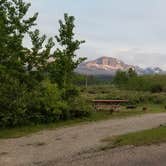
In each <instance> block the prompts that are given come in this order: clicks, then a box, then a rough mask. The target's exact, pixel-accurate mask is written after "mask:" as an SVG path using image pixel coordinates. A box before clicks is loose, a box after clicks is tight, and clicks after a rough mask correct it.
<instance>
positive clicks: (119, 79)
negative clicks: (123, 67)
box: [113, 70, 128, 86]
mask: <svg viewBox="0 0 166 166" xmlns="http://www.w3.org/2000/svg"><path fill="white" fill-rule="evenodd" d="M127 81H128V75H127V73H126V72H125V71H120V70H119V71H117V72H116V75H115V77H114V79H113V82H114V83H115V84H117V85H120V86H121V85H124V84H126V83H127Z"/></svg>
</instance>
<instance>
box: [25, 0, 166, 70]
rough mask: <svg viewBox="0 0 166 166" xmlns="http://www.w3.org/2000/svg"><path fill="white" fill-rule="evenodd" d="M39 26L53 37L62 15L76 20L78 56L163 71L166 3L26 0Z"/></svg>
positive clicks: (150, 0) (159, 0)
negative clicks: (81, 41) (80, 41)
mask: <svg viewBox="0 0 166 166" xmlns="http://www.w3.org/2000/svg"><path fill="white" fill-rule="evenodd" d="M26 1H28V2H31V3H32V6H31V9H30V12H29V13H30V14H32V13H33V12H35V11H37V12H39V17H38V21H37V23H38V27H39V29H40V30H41V31H42V32H43V33H46V34H47V35H48V36H55V35H56V34H57V30H58V20H59V19H62V18H63V14H64V13H68V14H69V15H73V16H75V18H76V35H77V38H79V39H84V40H86V43H85V44H84V45H82V47H81V50H80V51H79V56H86V57H88V59H89V60H91V59H95V58H97V57H100V56H110V57H117V58H120V59H121V60H124V61H125V62H126V63H129V64H135V65H139V66H141V67H147V66H159V67H161V68H164V69H166V63H165V62H166V0H26Z"/></svg>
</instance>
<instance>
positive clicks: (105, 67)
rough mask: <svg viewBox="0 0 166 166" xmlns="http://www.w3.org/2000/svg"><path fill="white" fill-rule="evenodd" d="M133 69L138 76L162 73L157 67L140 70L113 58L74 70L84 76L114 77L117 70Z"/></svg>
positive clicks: (84, 64) (86, 63) (94, 61)
mask: <svg viewBox="0 0 166 166" xmlns="http://www.w3.org/2000/svg"><path fill="white" fill-rule="evenodd" d="M129 68H133V69H134V70H135V71H136V72H137V73H138V74H140V75H143V74H160V73H164V71H163V70H162V69H160V68H159V67H148V68H145V69H143V68H141V67H139V66H134V65H129V64H126V63H124V62H123V61H121V60H119V59H116V58H113V57H105V56H103V57H101V58H98V59H96V60H93V61H88V62H85V63H82V64H80V65H79V66H78V68H77V69H76V72H77V73H80V74H85V75H111V76H112V75H115V73H116V72H117V71H118V70H122V71H127V70H128V69H129Z"/></svg>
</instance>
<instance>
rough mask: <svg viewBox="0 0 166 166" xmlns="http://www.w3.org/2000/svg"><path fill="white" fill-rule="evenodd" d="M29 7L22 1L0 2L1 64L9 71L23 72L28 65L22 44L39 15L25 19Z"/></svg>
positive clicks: (2, 0) (5, 0) (7, 0)
mask: <svg viewBox="0 0 166 166" xmlns="http://www.w3.org/2000/svg"><path fill="white" fill-rule="evenodd" d="M29 7H30V4H29V3H25V2H23V1H22V0H11V1H9V0H1V1H0V64H1V65H4V66H6V67H7V68H8V69H12V70H17V71H18V70H22V69H23V67H24V65H25V64H26V61H25V51H26V49H25V48H24V47H23V45H22V42H23V39H24V36H25V34H27V33H28V32H29V29H30V28H31V27H32V26H34V25H35V21H36V19H37V15H38V13H35V14H34V15H33V16H32V17H30V18H25V16H26V14H27V11H28V9H29Z"/></svg>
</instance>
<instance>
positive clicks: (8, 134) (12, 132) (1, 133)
mask: <svg viewBox="0 0 166 166" xmlns="http://www.w3.org/2000/svg"><path fill="white" fill-rule="evenodd" d="M142 107H143V106H138V107H137V108H136V109H132V110H128V109H126V108H125V107H122V108H121V111H120V112H114V113H113V114H110V113H108V112H93V113H92V115H91V116H90V117H87V118H82V119H75V120H67V121H60V122H56V123H52V124H45V125H33V126H24V127H17V128H12V129H0V139H6V138H18V137H22V136H26V135H30V134H32V133H36V132H38V131H42V130H47V129H49V130H50V129H56V128H59V127H68V126H72V125H78V124H84V123H87V122H94V121H100V120H108V119H116V118H125V117H130V116H136V115H142V114H145V113H159V112H164V111H165V109H164V106H160V105H146V107H147V108H148V109H147V111H146V112H143V111H142Z"/></svg>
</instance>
